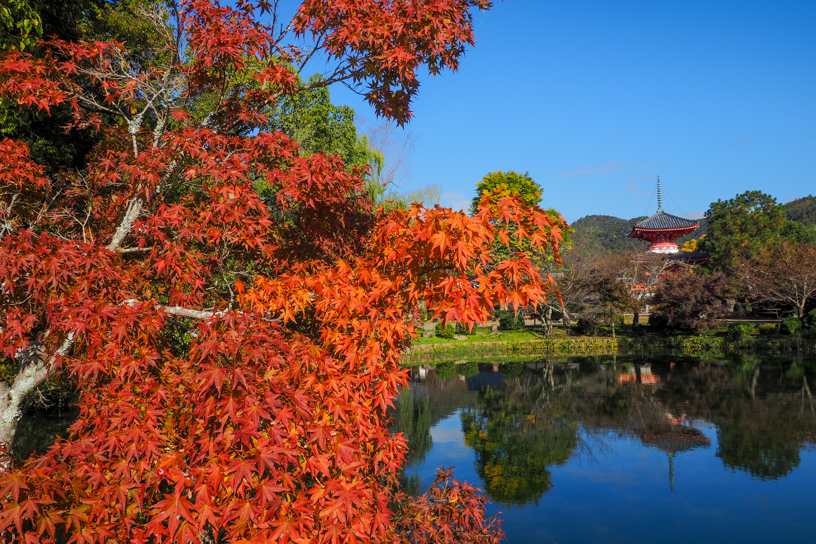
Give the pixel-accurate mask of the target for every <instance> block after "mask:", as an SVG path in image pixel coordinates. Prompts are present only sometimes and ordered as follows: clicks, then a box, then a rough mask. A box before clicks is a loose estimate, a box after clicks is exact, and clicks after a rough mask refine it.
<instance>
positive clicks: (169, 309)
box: [120, 298, 229, 319]
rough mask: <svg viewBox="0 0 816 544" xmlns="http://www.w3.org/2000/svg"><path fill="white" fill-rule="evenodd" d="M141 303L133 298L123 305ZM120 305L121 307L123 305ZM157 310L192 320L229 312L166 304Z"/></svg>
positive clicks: (209, 317) (159, 305) (157, 306)
mask: <svg viewBox="0 0 816 544" xmlns="http://www.w3.org/2000/svg"><path fill="white" fill-rule="evenodd" d="M139 303H140V301H139V300H137V299H135V298H131V299H128V300H125V301H123V302H122V303H121V304H127V305H128V306H135V305H136V304H139ZM121 304H120V305H121ZM156 308H157V309H159V310H161V311H162V312H164V313H166V314H168V315H175V316H178V317H190V318H192V319H212V318H213V317H221V316H222V315H224V314H226V313H227V312H228V311H229V310H194V309H192V308H184V307H182V306H165V305H164V304H156Z"/></svg>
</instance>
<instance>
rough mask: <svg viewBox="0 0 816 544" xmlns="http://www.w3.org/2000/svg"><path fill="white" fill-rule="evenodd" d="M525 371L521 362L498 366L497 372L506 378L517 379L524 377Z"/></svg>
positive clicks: (525, 367) (525, 366)
mask: <svg viewBox="0 0 816 544" xmlns="http://www.w3.org/2000/svg"><path fill="white" fill-rule="evenodd" d="M526 371H527V365H526V364H525V363H522V362H513V363H502V364H500V365H499V372H501V373H502V376H506V377H508V378H518V377H520V376H524V373H525V372H526Z"/></svg>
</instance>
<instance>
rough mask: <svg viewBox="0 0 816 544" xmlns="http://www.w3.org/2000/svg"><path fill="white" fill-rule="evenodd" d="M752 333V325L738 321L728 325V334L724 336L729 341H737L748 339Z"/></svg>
mask: <svg viewBox="0 0 816 544" xmlns="http://www.w3.org/2000/svg"><path fill="white" fill-rule="evenodd" d="M753 332H754V326H753V325H752V324H750V323H745V322H744V321H740V322H738V323H729V324H728V332H726V333H725V336H726V338H728V339H729V340H733V341H737V340H743V339H745V338H748V337H749V336H751V335H752V334H753Z"/></svg>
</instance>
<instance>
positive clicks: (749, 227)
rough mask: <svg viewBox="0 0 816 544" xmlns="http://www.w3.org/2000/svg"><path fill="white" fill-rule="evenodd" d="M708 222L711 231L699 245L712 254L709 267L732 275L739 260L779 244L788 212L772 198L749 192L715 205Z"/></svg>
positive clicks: (709, 212)
mask: <svg viewBox="0 0 816 544" xmlns="http://www.w3.org/2000/svg"><path fill="white" fill-rule="evenodd" d="M706 219H707V220H708V232H707V234H706V236H705V238H703V239H702V240H700V243H699V245H698V247H699V249H700V250H701V251H708V252H709V253H711V254H712V257H711V260H710V261H708V263H707V264H706V266H707V267H708V268H709V269H712V270H719V271H723V272H733V270H734V267H735V265H736V261H737V259H739V258H740V257H753V256H754V255H756V254H757V253H758V252H759V251H760V250H761V249H762V248H765V247H768V246H771V245H774V244H776V243H778V242H779V240H780V239H781V231H782V227H783V226H784V225H785V209H784V207H783V206H781V205H779V204H777V202H776V199H775V198H774V197H772V196H770V195H767V194H765V193H762V192H760V191H746V192H745V193H743V194H741V195H737V196H736V197H734V198H732V199H730V200H726V201H723V200H718V201H717V202H712V203H711V208H710V209H709V210H708V211H707V212H706Z"/></svg>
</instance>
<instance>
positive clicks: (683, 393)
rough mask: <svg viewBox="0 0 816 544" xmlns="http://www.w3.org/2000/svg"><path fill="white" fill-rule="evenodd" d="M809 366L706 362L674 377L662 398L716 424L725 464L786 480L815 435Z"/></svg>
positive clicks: (800, 363) (748, 361) (747, 360)
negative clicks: (808, 376)
mask: <svg viewBox="0 0 816 544" xmlns="http://www.w3.org/2000/svg"><path fill="white" fill-rule="evenodd" d="M808 367H810V368H812V365H810V364H809V363H806V362H803V361H796V362H793V363H791V364H789V363H784V364H783V363H779V362H772V361H765V362H762V363H760V361H759V360H756V359H753V358H741V359H738V360H736V361H734V363H733V364H732V365H729V366H717V365H706V364H701V365H698V366H695V367H693V368H690V369H688V370H687V371H686V372H685V373H684V374H681V375H678V376H675V378H676V379H672V381H671V382H670V383H669V384H668V387H667V389H666V390H664V391H662V392H661V393H660V396H661V397H663V398H665V400H666V402H667V404H668V405H669V406H671V407H674V408H675V409H677V410H679V409H683V410H685V412H686V413H687V414H688V415H689V416H690V417H695V418H701V419H705V420H707V421H710V422H712V423H714V424H715V425H717V427H718V432H717V437H718V441H719V449H718V451H717V456H718V457H720V458H721V459H722V461H723V464H725V466H727V467H729V468H732V469H736V470H744V471H746V472H748V473H749V474H751V475H753V476H755V477H758V478H763V479H766V478H767V479H775V478H781V477H784V476H786V475H787V474H788V473H790V471H792V470H793V469H794V468H796V467H797V466H798V465H799V462H800V455H799V450H800V449H801V448H802V446H803V445H804V444H806V443H813V442H814V437H816V416H814V413H813V411H811V410H809V409H807V408H806V403H805V399H806V398H809V397H806V396H805V395H806V393H808V392H809V389H808V388H807V375H806V370H807V368H808ZM802 384H804V387H803V385H802ZM681 403H682V404H681Z"/></svg>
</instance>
